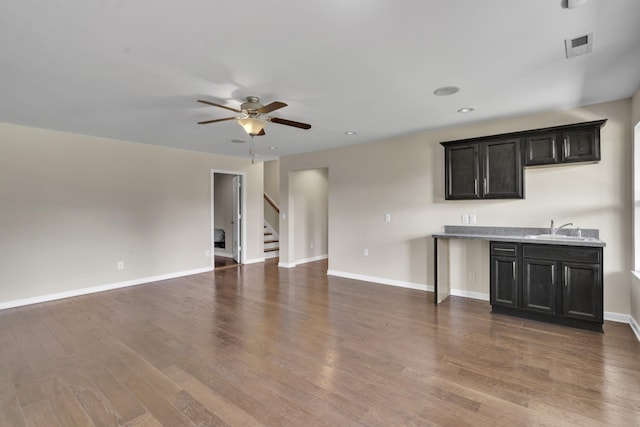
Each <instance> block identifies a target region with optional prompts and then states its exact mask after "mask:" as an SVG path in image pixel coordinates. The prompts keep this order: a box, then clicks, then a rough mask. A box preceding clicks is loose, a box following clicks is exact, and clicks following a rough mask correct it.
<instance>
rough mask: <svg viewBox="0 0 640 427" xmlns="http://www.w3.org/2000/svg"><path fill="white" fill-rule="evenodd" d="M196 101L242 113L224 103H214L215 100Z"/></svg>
mask: <svg viewBox="0 0 640 427" xmlns="http://www.w3.org/2000/svg"><path fill="white" fill-rule="evenodd" d="M198 102H202V103H203V104H207V105H213V106H214V107H220V108H224V109H225V110H229V111H233V112H235V113H242V111H240V110H236V109H235V108H231V107H227V106H226V105H221V104H216V103H215V102H209V101H203V100H202V99H198Z"/></svg>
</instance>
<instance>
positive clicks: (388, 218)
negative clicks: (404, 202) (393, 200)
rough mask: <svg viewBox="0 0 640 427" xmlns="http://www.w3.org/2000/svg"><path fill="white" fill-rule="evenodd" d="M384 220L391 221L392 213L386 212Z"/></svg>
mask: <svg viewBox="0 0 640 427" xmlns="http://www.w3.org/2000/svg"><path fill="white" fill-rule="evenodd" d="M384 222H391V214H390V213H386V214H384Z"/></svg>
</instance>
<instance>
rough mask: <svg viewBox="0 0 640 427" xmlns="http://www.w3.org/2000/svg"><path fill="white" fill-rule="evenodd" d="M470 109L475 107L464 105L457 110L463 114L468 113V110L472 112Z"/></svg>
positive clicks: (472, 109) (473, 109)
mask: <svg viewBox="0 0 640 427" xmlns="http://www.w3.org/2000/svg"><path fill="white" fill-rule="evenodd" d="M472 111H475V108H472V107H464V108H460V109H459V110H458V113H463V114H464V113H470V112H472Z"/></svg>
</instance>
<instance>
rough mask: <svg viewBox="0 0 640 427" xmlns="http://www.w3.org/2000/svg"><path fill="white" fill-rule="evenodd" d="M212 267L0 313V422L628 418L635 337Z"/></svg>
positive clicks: (639, 374)
mask: <svg viewBox="0 0 640 427" xmlns="http://www.w3.org/2000/svg"><path fill="white" fill-rule="evenodd" d="M326 270H327V264H326V261H319V262H315V263H309V264H304V265H300V266H298V267H296V268H293V269H278V267H277V264H276V261H274V260H269V261H267V262H266V263H265V264H252V265H248V266H241V267H238V268H234V269H223V270H219V271H214V272H212V273H205V274H199V275H194V276H189V277H184V278H179V279H173V280H166V281H163V282H156V283H152V284H148V285H141V286H136V287H131V288H125V289H120V290H115V291H109V292H104V293H99V294H93V295H87V296H82V297H76V298H72V299H67V300H60V301H55V302H50V303H44V304H39V305H33V306H28V307H22V308H17V309H10V310H4V311H1V312H0V326H1V327H0V352H1V353H0V356H1V361H2V363H1V365H0V425H3V426H12V427H13V426H23V425H29V426H54V425H61V426H91V425H95V426H113V425H130V426H154V425H166V426H172V427H173V426H194V425H196V426H209V425H212V426H219V425H220V426H223V425H265V426H315V425H319V426H356V425H362V426H398V425H411V426H440V425H441V426H526V425H532V426H533V425H545V426H638V425H640V343H638V341H637V340H636V338H635V337H634V335H633V333H632V332H631V330H630V328H629V326H628V325H623V324H616V323H610V322H606V323H605V334H604V335H602V334H598V333H594V332H587V331H582V330H578V329H571V328H567V327H561V326H555V325H547V324H544V323H537V322H533V321H526V320H521V319H515V318H510V317H506V316H499V315H491V314H490V313H489V305H488V304H487V303H484V302H477V301H472V300H466V299H462V298H456V297H452V298H450V299H449V300H448V301H446V302H445V303H443V304H442V305H438V306H435V307H434V306H433V305H432V304H431V299H432V295H431V294H430V293H426V292H422V291H417V290H411V289H402V288H396V287H392V286H384V285H376V284H371V283H365V282H359V281H355V280H350V279H343V278H335V277H329V278H328V277H327V276H326V274H325V273H326Z"/></svg>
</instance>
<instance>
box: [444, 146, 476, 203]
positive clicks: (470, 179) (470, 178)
mask: <svg viewBox="0 0 640 427" xmlns="http://www.w3.org/2000/svg"><path fill="white" fill-rule="evenodd" d="M479 153H480V146H479V145H478V144H461V145H456V146H452V147H450V148H448V149H446V151H445V162H446V168H445V169H446V171H447V175H446V177H445V181H446V187H447V199H479V198H480V191H479V188H478V181H479V180H480V154H479Z"/></svg>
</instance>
